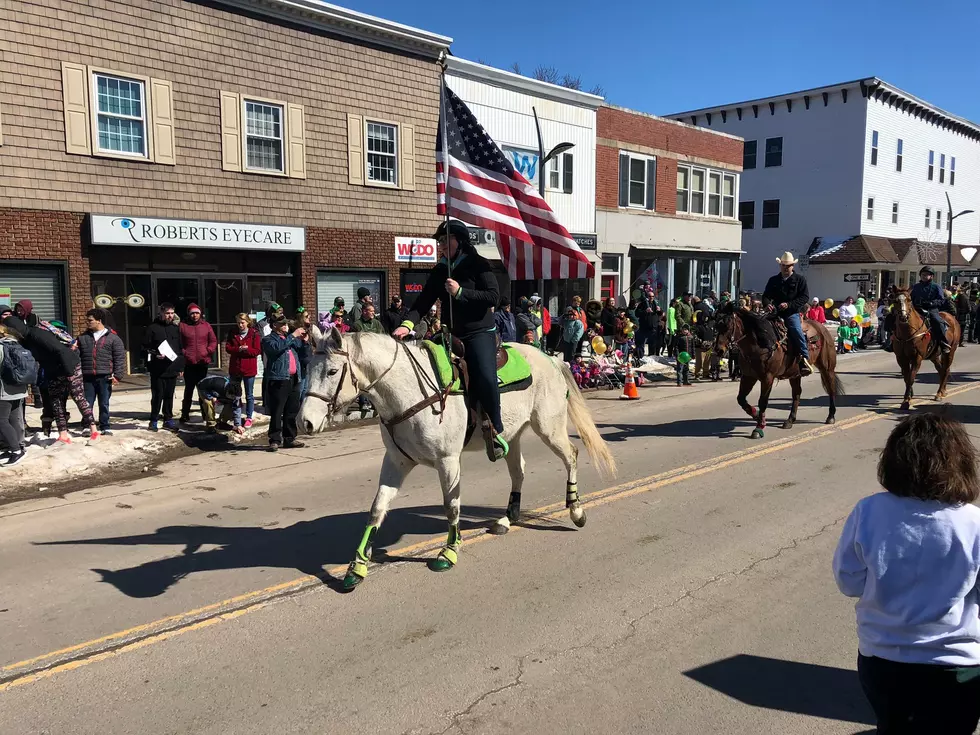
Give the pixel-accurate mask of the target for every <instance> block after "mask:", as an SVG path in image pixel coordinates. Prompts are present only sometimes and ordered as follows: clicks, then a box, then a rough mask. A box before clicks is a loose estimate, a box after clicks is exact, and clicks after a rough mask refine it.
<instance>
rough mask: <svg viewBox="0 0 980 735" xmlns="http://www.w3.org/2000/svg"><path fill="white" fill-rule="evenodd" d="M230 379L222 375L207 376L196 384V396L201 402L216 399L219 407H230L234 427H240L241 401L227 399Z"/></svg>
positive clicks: (238, 399)
mask: <svg viewBox="0 0 980 735" xmlns="http://www.w3.org/2000/svg"><path fill="white" fill-rule="evenodd" d="M230 382H231V379H230V378H226V377H225V376H224V375H209V376H207V377H206V378H204V379H203V380H201V381H200V382H199V383H198V384H197V396H198V398H200V399H201V400H202V401H210V400H212V399H214V398H217V399H218V403H220V404H221V405H223V406H224V405H230V406H231V407H232V409H233V411H234V418H235V426H241V425H242V400H241V398H236V399H234V400H232V399H230V398H228V384H229V383H230Z"/></svg>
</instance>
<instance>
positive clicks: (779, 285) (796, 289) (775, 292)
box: [762, 273, 810, 317]
mask: <svg viewBox="0 0 980 735" xmlns="http://www.w3.org/2000/svg"><path fill="white" fill-rule="evenodd" d="M762 303H763V304H764V305H765V306H769V305H770V304H772V305H773V306H775V307H776V313H777V314H779V316H781V317H787V316H790V315H791V314H799V313H801V312H802V311H804V310H806V308H807V305H808V304H809V303H810V291H809V289H808V288H807V286H806V279H805V278H804V277H803V276H801V275H800V274H799V273H794V274H793V275H791V276H790V277H789V278H787V279H785V280H783V277H782V275H780V274H777V275H775V276H773V277H772V278H770V279H769V282H768V283H766V290H765V291H764V292H763V293H762ZM783 303H785V304H786V305H787V306H786V309H783V310H780V309H779V305H780V304H783Z"/></svg>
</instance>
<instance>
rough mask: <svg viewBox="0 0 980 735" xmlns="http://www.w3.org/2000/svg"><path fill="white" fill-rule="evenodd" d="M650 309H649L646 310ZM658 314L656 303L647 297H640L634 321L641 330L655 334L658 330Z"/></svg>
mask: <svg viewBox="0 0 980 735" xmlns="http://www.w3.org/2000/svg"><path fill="white" fill-rule="evenodd" d="M647 309H650V311H647ZM660 316H661V313H660V312H658V311H657V305H656V304H655V303H654V302H653V301H650V300H648V299H640V303H638V304H637V305H636V322H637V326H638V327H639V328H640V331H641V332H645V333H649V334H656V333H657V332H659V331H660Z"/></svg>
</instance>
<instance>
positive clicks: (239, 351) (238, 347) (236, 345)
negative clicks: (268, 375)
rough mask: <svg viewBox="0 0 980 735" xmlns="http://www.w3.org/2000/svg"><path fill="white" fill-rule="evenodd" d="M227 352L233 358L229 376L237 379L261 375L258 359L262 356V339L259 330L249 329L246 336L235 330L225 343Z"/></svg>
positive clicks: (230, 362) (229, 365)
mask: <svg viewBox="0 0 980 735" xmlns="http://www.w3.org/2000/svg"><path fill="white" fill-rule="evenodd" d="M225 350H226V351H227V352H228V354H229V355H230V356H231V357H230V359H229V360H228V374H229V375H231V376H232V377H235V378H254V377H255V376H256V375H258V373H259V361H258V357H259V355H260V354H262V337H261V336H259V330H257V329H256V328H255V327H249V328H248V332H246V334H245V336H244V337H243V336H242V333H241V332H239V331H238V330H237V329H233V330H232V331H231V333H230V334H229V335H228V341H227V342H225Z"/></svg>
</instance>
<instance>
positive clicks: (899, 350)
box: [892, 288, 960, 411]
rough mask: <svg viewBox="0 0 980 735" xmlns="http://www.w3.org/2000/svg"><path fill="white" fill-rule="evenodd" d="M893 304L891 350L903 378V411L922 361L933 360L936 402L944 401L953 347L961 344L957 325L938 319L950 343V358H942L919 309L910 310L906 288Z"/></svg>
mask: <svg viewBox="0 0 980 735" xmlns="http://www.w3.org/2000/svg"><path fill="white" fill-rule="evenodd" d="M892 304H893V306H894V308H895V311H896V314H895V332H894V334H893V335H892V349H893V350H894V352H895V359H896V360H897V361H898V367H899V368H900V369H901V370H902V377H903V378H905V400H904V401H902V409H903V410H906V411H907V410H908V409H909V407H910V406H911V405H912V386H913V385H914V384H915V376H916V375H917V374H918V372H919V368H920V367H921V366H922V361H923V360H932V362H933V364H934V365H935V366H936V372H938V373H939V390H938V391H936V400H937V401H938V400H939V399H940V398H945V397H946V382H947V381H948V380H949V370H950V368H951V367H952V366H953V355H955V354H956V347H957V345H959V343H960V324H959V322H958V321H956V317H954V316H953V315H952V314H947V313H945V312H943V313H942V314H941V315H940V316H942V318H943V321H945V322H946V327H947V328H946V339H947V340H948V341H949V354H948V355H944V354H943V352H942V350H940V349H939V345H937V344H936V343H935V342H934V341H933V339H932V335H931V334H930V332H929V324H928V323H927V322H926V320H925V319H924V318H923V317H922V315H921V314H919V311H918V309H916V308H914V307H913V306H912V299H911V297H910V296H909V290H908V289H907V288H900V289H898V290H897V291H896V292H895V295H894V296H893V297H892Z"/></svg>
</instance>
